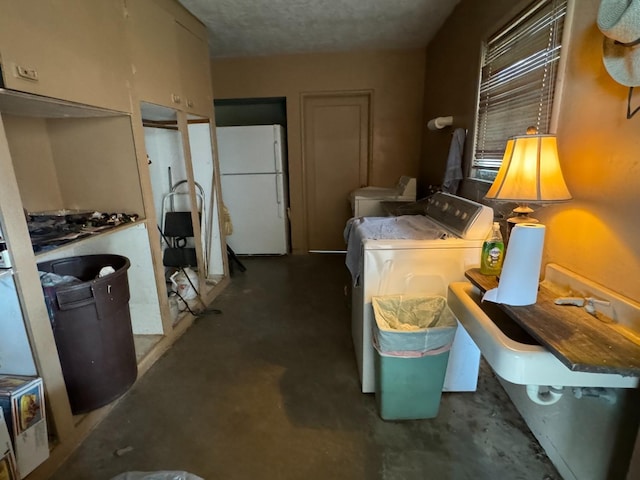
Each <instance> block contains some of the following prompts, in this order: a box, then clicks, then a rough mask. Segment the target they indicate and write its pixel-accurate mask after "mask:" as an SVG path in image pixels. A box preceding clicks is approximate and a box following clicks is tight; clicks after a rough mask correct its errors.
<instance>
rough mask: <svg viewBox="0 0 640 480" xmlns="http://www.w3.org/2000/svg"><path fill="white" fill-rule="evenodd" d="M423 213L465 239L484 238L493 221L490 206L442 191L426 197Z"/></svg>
mask: <svg viewBox="0 0 640 480" xmlns="http://www.w3.org/2000/svg"><path fill="white" fill-rule="evenodd" d="M425 215H427V216H428V217H431V218H432V219H434V220H435V221H437V222H438V223H440V224H442V225H444V226H445V227H446V228H447V229H449V230H451V231H452V232H453V233H455V234H456V235H457V236H459V237H460V238H465V239H481V238H484V237H485V235H486V234H487V232H488V231H489V229H490V228H491V225H492V223H493V209H492V208H491V207H487V206H486V205H481V204H480V203H476V202H474V201H472V200H468V199H466V198H462V197H456V196H455V195H451V194H449V193H444V192H438V193H435V194H433V195H432V196H431V197H429V198H428V200H427V207H426V209H425Z"/></svg>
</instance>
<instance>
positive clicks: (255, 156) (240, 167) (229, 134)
mask: <svg viewBox="0 0 640 480" xmlns="http://www.w3.org/2000/svg"><path fill="white" fill-rule="evenodd" d="M281 130H282V127H280V126H279V125H256V126H249V127H218V128H217V129H216V135H217V137H218V157H219V159H220V173H221V174H223V175H224V174H226V173H274V172H282V156H281V155H280V152H281V151H282V144H281V137H282V135H281Z"/></svg>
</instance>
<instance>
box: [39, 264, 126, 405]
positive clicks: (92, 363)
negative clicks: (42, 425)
mask: <svg viewBox="0 0 640 480" xmlns="http://www.w3.org/2000/svg"><path fill="white" fill-rule="evenodd" d="M106 266H110V267H113V269H114V270H115V272H113V273H110V274H108V275H105V276H103V277H101V278H98V273H99V272H100V270H101V269H102V268H103V267H106ZM129 266H130V263H129V259H127V258H126V257H122V256H119V255H85V256H78V257H70V258H64V259H59V260H53V261H50V262H43V263H39V264H38V270H39V271H41V272H49V273H55V274H57V275H71V276H73V277H76V278H78V279H80V280H81V283H73V284H68V285H60V286H57V287H46V288H44V291H45V296H46V297H47V302H48V304H49V305H48V306H49V307H50V311H51V313H52V315H53V318H52V326H53V334H54V337H55V341H56V346H57V347H58V354H59V357H60V364H61V366H62V373H63V376H64V380H65V384H66V386H67V393H68V394H69V401H70V403H71V410H72V411H73V413H74V414H77V413H84V412H88V411H91V410H94V409H96V408H98V407H101V406H103V405H106V404H108V403H110V402H111V401H112V400H115V399H116V398H118V397H119V396H121V395H122V394H123V393H124V392H126V391H127V390H128V389H129V387H130V386H131V385H133V383H134V382H135V380H136V377H137V375H138V367H137V362H136V352H135V346H134V343H133V333H132V330H131V315H130V313H129V282H128V279H127V270H128V269H129Z"/></svg>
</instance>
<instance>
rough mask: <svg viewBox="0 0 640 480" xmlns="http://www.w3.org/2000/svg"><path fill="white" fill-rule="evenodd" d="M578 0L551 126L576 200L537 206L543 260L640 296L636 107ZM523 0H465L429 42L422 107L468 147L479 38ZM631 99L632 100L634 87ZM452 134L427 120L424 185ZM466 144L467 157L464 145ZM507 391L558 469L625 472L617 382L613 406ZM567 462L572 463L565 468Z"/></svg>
mask: <svg viewBox="0 0 640 480" xmlns="http://www.w3.org/2000/svg"><path fill="white" fill-rule="evenodd" d="M527 3H528V2H527V1H525V2H524V4H527ZM575 3H576V5H577V6H576V9H575V16H574V22H573V26H572V28H571V30H570V42H569V44H568V45H566V47H567V48H566V49H565V52H564V55H567V56H568V57H567V59H568V62H567V70H566V74H565V77H564V87H565V88H564V93H563V95H562V102H561V105H560V110H559V117H558V128H557V134H558V142H559V153H560V157H561V162H562V168H563V172H564V175H565V179H566V182H567V185H568V187H569V190H570V191H571V193H572V195H573V197H574V199H573V201H571V202H569V203H566V204H561V205H558V206H554V207H546V208H539V209H538V210H537V211H536V213H535V216H536V217H537V218H539V219H540V221H541V222H543V223H544V224H546V226H547V232H546V238H545V248H544V259H543V263H545V264H546V263H547V262H555V263H558V264H560V265H563V266H565V267H567V268H569V269H571V270H573V271H575V272H577V273H579V274H581V275H583V276H585V277H587V278H590V279H593V280H594V281H596V282H598V283H601V284H603V285H606V286H607V287H609V288H611V289H613V290H615V291H617V292H620V293H621V294H623V295H626V296H628V297H631V298H632V299H634V300H636V301H640V222H638V221H637V219H638V213H637V209H638V206H639V204H640V201H639V200H640V190H639V187H640V181H639V178H640V162H639V160H638V152H640V115H638V116H637V117H635V118H633V119H632V120H626V119H625V112H626V95H627V89H626V88H624V87H622V86H621V85H618V84H617V83H615V82H614V81H613V80H612V79H611V78H610V77H609V75H608V74H607V72H606V71H605V69H604V67H603V65H602V60H601V56H602V38H603V37H602V34H601V33H600V32H599V31H598V29H597V27H596V25H595V20H596V16H597V11H598V6H599V4H600V1H599V0H576V2H575ZM522 6H523V3H522V2H513V1H512V0H491V1H482V0H463V1H462V2H461V3H460V4H459V5H458V6H457V8H456V9H455V10H454V12H453V14H452V16H451V17H450V18H449V19H448V20H447V22H446V23H445V25H444V27H443V28H442V29H441V30H440V32H439V33H438V35H437V36H436V37H435V39H434V40H433V41H432V43H431V44H430V45H429V47H428V49H427V56H426V59H427V61H426V65H427V68H426V71H427V74H426V81H425V117H426V118H427V119H429V118H432V117H434V116H437V115H453V116H454V117H455V124H456V126H461V127H465V128H468V129H469V137H468V138H469V140H468V142H467V147H470V146H471V143H472V142H471V140H470V139H471V138H472V135H473V131H472V130H473V121H474V113H475V99H476V89H477V83H478V72H479V62H480V45H481V40H482V38H483V37H484V36H485V35H488V34H490V33H491V32H492V31H494V30H495V29H497V28H498V27H499V26H500V25H501V24H502V23H503V22H504V21H506V20H508V19H509V18H510V17H511V16H512V15H513V14H514V13H516V12H517V11H518V9H519V7H522ZM563 48H564V47H563ZM634 103H635V104H636V105H640V96H637V98H636V99H635V102H634ZM449 141H450V133H449V132H447V131H446V129H445V130H443V131H439V132H431V131H427V130H426V129H425V132H424V150H423V158H422V162H421V170H420V172H421V173H420V180H421V184H422V186H423V187H424V185H425V184H429V183H436V184H437V183H440V182H441V178H442V172H443V171H444V164H445V159H446V151H447V148H448V143H449ZM505 142H506V139H505ZM466 150H467V151H466V152H465V163H466V164H467V165H468V162H469V159H470V157H471V155H470V154H471V152H470V151H469V150H470V148H467V149H466ZM487 188H488V185H487V184H482V183H480V182H474V181H466V182H465V184H464V187H463V189H462V192H463V194H464V195H465V196H468V197H470V198H472V199H474V200H480V199H482V197H483V195H484V192H486V189H487ZM505 213H507V214H508V210H507V211H506V212H505ZM508 392H509V394H510V396H511V398H512V400H513V401H514V403H515V404H516V406H517V407H518V409H519V410H520V412H521V413H522V415H523V417H524V418H525V419H526V421H527V423H528V424H529V426H530V428H531V429H532V431H533V432H534V433H535V434H536V436H537V437H538V439H539V440H540V441H541V443H542V444H543V446H544V447H545V449H547V453H548V454H549V455H550V456H552V458H554V459H555V460H556V461H558V462H559V463H560V464H562V465H563V466H564V467H563V468H565V471H564V473H563V474H566V478H579V479H580V480H585V479H589V480H593V479H603V478H623V477H624V472H625V471H626V468H627V464H628V456H629V454H630V451H631V448H632V447H633V439H635V436H636V432H637V422H638V418H637V417H638V415H637V414H636V413H635V412H637V406H634V407H632V408H629V405H633V403H632V402H629V401H628V400H623V399H625V397H626V395H624V393H629V392H622V391H619V392H618V393H619V395H621V397H620V400H619V402H618V404H617V405H615V406H608V405H606V403H605V402H602V401H601V400H595V399H593V400H588V399H581V400H578V399H575V398H572V396H571V395H570V394H568V395H565V396H564V397H566V398H563V399H562V401H561V402H560V403H559V404H558V405H554V406H549V407H543V408H537V409H536V406H535V405H534V404H532V403H531V402H530V401H529V400H528V399H527V398H526V395H524V394H523V391H522V387H521V386H512V387H510V388H509V389H508ZM636 405H637V404H636ZM585 420H586V421H585ZM567 432H571V433H570V434H567ZM567 466H568V467H569V468H570V469H572V471H573V472H575V473H574V474H570V473H567V471H566V468H567ZM561 473H562V472H561ZM574 475H575V476H574ZM607 475H609V476H607Z"/></svg>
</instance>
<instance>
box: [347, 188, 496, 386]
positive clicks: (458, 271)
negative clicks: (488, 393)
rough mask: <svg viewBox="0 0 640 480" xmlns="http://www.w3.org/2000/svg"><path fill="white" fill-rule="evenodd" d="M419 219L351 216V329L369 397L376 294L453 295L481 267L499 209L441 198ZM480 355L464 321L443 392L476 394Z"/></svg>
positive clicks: (428, 203) (422, 209)
mask: <svg viewBox="0 0 640 480" xmlns="http://www.w3.org/2000/svg"><path fill="white" fill-rule="evenodd" d="M415 206H416V208H417V211H418V212H419V213H420V214H418V215H403V216H399V217H384V218H380V217H367V218H353V219H351V220H350V221H349V224H348V225H347V229H346V231H345V233H346V235H345V236H346V237H347V244H348V248H347V258H346V263H347V267H348V268H349V270H350V271H351V274H352V279H353V287H352V312H351V313H352V317H351V330H352V336H353V342H354V347H355V353H356V361H357V364H358V373H359V376H360V381H361V384H362V391H363V392H365V393H366V392H373V391H374V390H375V371H374V349H373V346H372V343H371V342H372V326H373V322H374V321H375V320H374V317H373V307H372V304H371V297H373V296H377V295H392V294H398V293H404V294H413V295H441V296H443V297H446V296H447V287H448V285H449V283H451V282H455V281H463V280H464V272H465V271H466V270H467V269H469V268H472V267H477V266H478V265H479V263H480V253H481V250H482V243H483V241H484V238H485V237H486V235H487V233H488V232H489V230H490V229H491V225H492V223H493V210H492V209H491V208H490V207H487V206H485V205H481V204H479V203H476V202H473V201H471V200H468V199H465V198H461V197H456V196H454V195H450V194H447V193H442V192H439V193H436V194H434V195H432V196H431V197H429V198H428V199H426V200H423V201H421V202H418V203H416V204H415ZM479 365H480V350H479V349H478V347H477V346H476V345H475V343H474V342H473V340H472V339H471V337H470V336H469V334H468V333H467V332H466V331H465V329H464V328H463V327H462V325H460V323H459V322H458V329H457V332H456V336H455V340H454V342H453V346H452V348H451V352H450V354H449V363H448V367H447V372H446V376H445V383H444V388H443V391H448V392H465V391H475V390H476V387H477V382H478V370H479Z"/></svg>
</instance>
